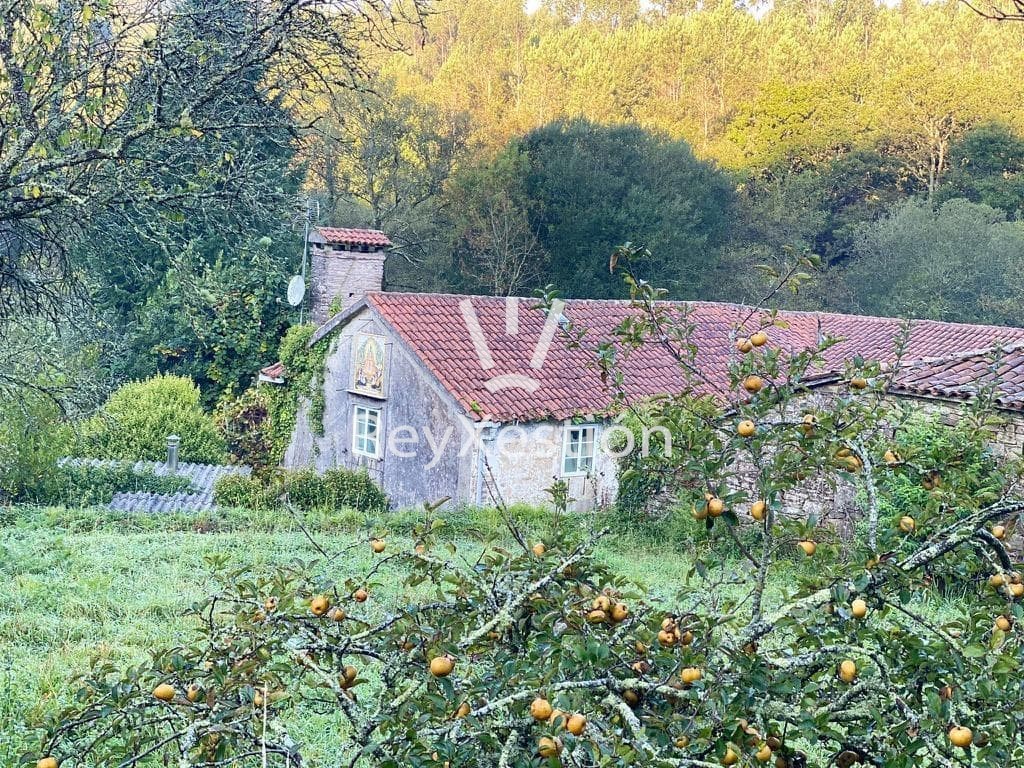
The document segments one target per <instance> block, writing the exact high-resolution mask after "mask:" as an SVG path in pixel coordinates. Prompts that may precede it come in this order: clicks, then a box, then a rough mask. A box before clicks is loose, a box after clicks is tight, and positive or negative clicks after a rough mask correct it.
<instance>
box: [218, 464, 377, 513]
mask: <svg viewBox="0 0 1024 768" xmlns="http://www.w3.org/2000/svg"><path fill="white" fill-rule="evenodd" d="M283 495H287V497H288V501H289V502H290V503H291V504H294V505H295V506H296V507H297V508H299V509H301V510H303V511H305V512H313V511H325V510H328V509H334V510H337V509H346V508H347V509H354V510H356V511H358V512H361V513H364V514H380V513H382V512H385V511H387V509H388V498H387V496H386V495H385V493H384V491H382V490H381V489H380V488H379V487H377V485H376V484H375V483H374V482H373V480H371V479H370V476H369V474H367V473H366V471H365V470H351V469H340V468H339V469H329V470H327V471H326V472H324V473H323V474H320V473H319V472H317V471H316V470H315V469H296V470H281V471H279V472H278V473H276V475H275V477H274V479H273V481H271V483H270V484H269V485H264V484H263V483H261V482H260V481H259V480H258V479H257V478H254V477H253V478H250V477H241V476H238V475H229V476H228V477H224V478H221V480H219V481H218V482H217V485H216V487H215V488H214V499H215V500H216V502H217V504H219V505H221V506H226V507H244V508H247V509H267V508H272V507H276V506H278V501H277V499H278V498H279V497H281V496H283Z"/></svg>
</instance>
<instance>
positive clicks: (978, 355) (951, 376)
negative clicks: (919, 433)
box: [889, 344, 1024, 411]
mask: <svg viewBox="0 0 1024 768" xmlns="http://www.w3.org/2000/svg"><path fill="white" fill-rule="evenodd" d="M889 389H890V391H893V392H900V393H904V394H909V395H915V396H919V397H937V398H942V399H951V400H970V399H972V398H974V397H976V396H977V395H979V394H980V393H982V392H987V393H989V394H990V396H991V397H992V398H993V400H994V401H995V403H996V405H998V406H999V407H1001V408H1007V409H1011V410H1018V411H1019V410H1024V346H1022V345H1019V344H1017V345H1011V346H1008V347H1007V348H1005V349H1000V348H997V349H988V350H976V351H972V352H967V353H966V354H960V355H954V356H951V357H950V356H947V357H946V358H943V359H938V360H926V361H922V362H919V363H916V364H913V365H909V366H907V367H905V368H903V369H901V370H900V371H899V372H898V373H897V375H896V377H895V380H894V381H893V383H892V385H891V386H890V388H889Z"/></svg>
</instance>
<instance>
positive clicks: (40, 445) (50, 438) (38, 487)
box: [0, 399, 71, 503]
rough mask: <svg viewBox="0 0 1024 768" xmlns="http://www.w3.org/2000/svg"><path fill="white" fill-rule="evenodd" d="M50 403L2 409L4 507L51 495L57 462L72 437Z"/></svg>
mask: <svg viewBox="0 0 1024 768" xmlns="http://www.w3.org/2000/svg"><path fill="white" fill-rule="evenodd" d="M60 416H61V414H60V411H59V409H58V408H57V406H56V405H55V404H54V403H53V402H52V401H50V400H43V399H37V400H31V399H25V400H22V401H21V402H18V403H13V402H8V403H7V404H5V405H4V406H2V407H0V503H7V502H17V501H24V500H26V499H27V498H28V497H30V496H32V495H34V494H39V493H43V494H45V493H49V492H51V491H52V490H53V489H52V486H53V482H54V469H55V467H56V466H57V460H58V459H59V458H60V457H61V456H62V455H64V454H65V453H66V451H67V448H68V445H69V443H70V442H71V434H70V430H69V428H68V427H67V426H66V425H65V424H63V423H62V422H61V420H60Z"/></svg>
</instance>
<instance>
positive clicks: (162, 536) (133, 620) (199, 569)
mask: <svg viewBox="0 0 1024 768" xmlns="http://www.w3.org/2000/svg"><path fill="white" fill-rule="evenodd" d="M391 522H392V524H396V523H397V525H396V526H395V527H401V526H402V524H403V523H404V524H408V522H409V521H408V520H404V521H403V520H397V521H396V520H392V521H391ZM8 523H9V525H7V526H6V527H2V526H0V691H5V692H6V691H13V695H7V694H4V695H0V765H5V766H6V765H13V764H14V763H15V762H16V761H17V758H18V757H19V756H20V754H21V753H22V752H24V751H25V750H31V749H32V748H33V746H34V741H35V740H34V739H33V738H32V735H31V733H30V732H29V731H28V729H27V728H26V723H28V724H31V723H36V722H38V721H39V720H40V719H41V718H42V717H44V716H45V715H46V714H48V713H50V712H52V711H54V709H56V708H57V707H59V706H61V705H64V704H67V703H68V702H69V700H70V698H71V697H72V696H73V693H74V684H73V678H74V677H75V676H76V675H78V674H80V673H83V672H85V671H86V670H87V669H88V665H89V662H90V659H91V658H93V657H94V656H102V657H107V658H110V659H113V660H115V661H116V662H118V663H123V664H128V663H131V662H137V661H139V660H141V659H143V658H144V657H145V654H146V651H147V649H150V648H156V647H160V646H164V645H167V644H169V643H172V642H174V641H175V640H176V639H180V638H182V637H183V636H184V634H185V633H186V632H187V631H188V627H187V624H185V623H184V622H183V621H182V619H181V618H180V616H181V612H182V610H183V609H184V608H185V607H187V606H188V605H189V604H190V602H191V601H193V600H195V599H197V598H200V597H202V596H204V595H206V594H207V593H209V592H210V591H211V590H212V587H213V585H212V583H211V581H210V579H209V578H208V576H207V574H206V571H205V567H204V558H205V557H206V556H208V555H212V554H227V555H229V556H230V557H231V559H232V561H233V562H237V563H239V564H242V563H248V564H251V565H254V566H257V567H265V566H269V565H271V564H273V563H275V562H278V563H280V562H286V561H288V560H291V559H294V558H303V559H310V558H312V557H313V556H314V554H315V553H314V552H313V550H312V548H311V547H310V545H309V543H308V542H307V541H306V539H305V538H304V536H303V535H302V533H301V532H300V531H298V530H297V529H295V528H294V527H293V526H291V525H290V524H288V523H287V521H281V520H279V519H277V520H272V519H268V518H263V519H260V518H259V517H252V516H245V517H238V518H233V519H228V520H226V521H225V520H219V521H215V529H214V530H208V531H205V532H198V531H196V530H195V529H196V527H197V525H196V521H195V520H193V519H187V518H174V517H165V518H160V519H155V518H149V519H145V518H144V519H130V520H126V519H116V518H113V519H112V518H110V517H109V515H107V514H105V513H101V512H88V511H79V510H76V511H71V512H62V511H54V510H50V511H42V512H39V511H20V512H17V513H15V515H14V517H13V519H11V520H8ZM356 525H358V522H357V521H356V520H354V519H353V518H352V517H342V518H339V519H334V520H324V519H320V520H318V521H317V526H318V528H319V529H320V532H319V533H318V534H317V539H318V541H320V542H321V543H322V544H324V545H325V548H326V549H328V550H331V549H333V548H335V547H339V548H340V547H341V546H342V545H344V544H345V543H348V542H351V540H352V537H353V530H354V528H355V527H356ZM198 527H200V528H205V525H204V524H203V523H202V522H201V523H200V525H199V526H198ZM493 527H494V520H493V519H481V518H480V517H479V516H478V517H477V518H475V519H473V520H472V521H470V522H469V524H466V523H465V521H463V525H461V526H460V531H459V538H458V541H459V545H460V547H462V548H476V547H477V546H478V545H477V544H475V543H474V542H473V541H471V540H470V539H472V538H477V537H476V536H473V532H474V531H477V532H479V531H481V530H487V529H493ZM363 535H365V534H363ZM390 542H391V544H390V546H392V547H401V546H411V543H412V542H411V540H410V539H408V538H407V537H403V536H400V535H392V536H391V537H390ZM684 551H686V550H684V549H683V548H682V547H679V546H672V545H664V544H661V545H653V544H651V542H649V541H647V542H642V541H636V542H633V543H630V542H629V541H623V540H622V539H619V540H617V542H609V543H608V544H606V545H604V548H603V550H602V551H601V556H602V557H603V558H604V559H605V560H606V561H607V562H608V563H609V565H610V566H611V567H612V568H614V569H615V570H617V571H619V572H620V573H622V574H624V575H626V576H629V577H631V578H633V579H635V580H637V581H639V582H640V583H642V584H644V585H646V586H648V588H649V589H650V592H651V595H652V597H653V596H657V597H671V596H672V594H673V593H674V592H675V590H676V589H677V588H678V586H679V585H680V581H681V578H680V576H681V574H682V573H683V572H685V570H686V569H687V567H688V566H689V560H688V557H687V556H686V555H685V554H682V553H683V552H684ZM369 558H370V554H369V550H368V548H359V549H358V550H356V553H354V555H353V556H352V557H351V558H349V559H348V560H347V561H346V562H344V563H341V564H340V566H341V568H342V570H343V571H344V572H347V573H359V572H361V571H362V570H364V568H365V566H366V565H367V561H368V560H369ZM333 575H335V576H336V577H338V578H342V577H344V576H345V575H346V573H338V572H335V573H334V574H333ZM400 589H401V586H400V585H395V586H394V587H392V588H385V589H383V590H378V591H377V592H376V593H375V594H374V595H373V601H372V602H377V604H378V605H379V606H381V608H382V609H383V608H384V607H385V606H387V605H389V604H390V605H394V604H396V603H397V601H398V600H399V599H400V598H403V597H408V596H407V595H400V594H398V592H399V590H400ZM339 725H340V722H338V721H337V720H336V719H335V718H334V717H333V716H331V715H322V716H321V715H312V716H306V717H304V718H303V720H302V722H301V724H300V725H299V728H298V732H297V733H296V734H295V735H297V736H299V738H300V739H301V740H302V741H303V742H304V743H307V744H312V745H314V747H315V750H314V753H313V754H312V756H313V757H317V756H318V755H317V754H316V753H319V754H320V755H325V754H329V752H330V746H331V741H332V739H331V735H330V734H331V733H336V732H337V730H338V727H339Z"/></svg>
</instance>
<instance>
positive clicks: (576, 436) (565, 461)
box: [562, 424, 597, 475]
mask: <svg viewBox="0 0 1024 768" xmlns="http://www.w3.org/2000/svg"><path fill="white" fill-rule="evenodd" d="M562 435H563V438H562V474H563V475H586V474H589V473H590V472H591V471H592V470H593V469H594V453H595V451H596V449H597V426H596V425H594V424H580V425H569V426H566V427H565V430H564V431H563V433H562Z"/></svg>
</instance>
